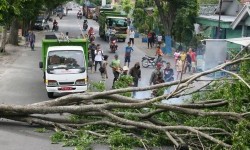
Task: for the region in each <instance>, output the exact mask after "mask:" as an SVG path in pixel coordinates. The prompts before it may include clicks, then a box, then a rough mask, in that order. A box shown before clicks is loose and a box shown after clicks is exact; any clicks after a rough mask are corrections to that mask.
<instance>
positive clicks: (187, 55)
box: [184, 52, 192, 73]
mask: <svg viewBox="0 0 250 150" xmlns="http://www.w3.org/2000/svg"><path fill="white" fill-rule="evenodd" d="M191 63H192V60H191V56H190V55H189V52H187V53H186V65H185V69H184V73H186V72H187V69H188V72H189V73H190V72H191Z"/></svg>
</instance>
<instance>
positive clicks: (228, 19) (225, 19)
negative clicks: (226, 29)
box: [198, 15, 236, 22]
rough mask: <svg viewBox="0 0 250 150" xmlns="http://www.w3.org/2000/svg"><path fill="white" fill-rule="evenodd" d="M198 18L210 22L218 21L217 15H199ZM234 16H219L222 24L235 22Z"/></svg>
mask: <svg viewBox="0 0 250 150" xmlns="http://www.w3.org/2000/svg"><path fill="white" fill-rule="evenodd" d="M198 18H206V19H210V20H218V21H219V15H200V16H199V17H198ZM235 18H236V16H225V15H221V21H223V22H233V21H234V20H235Z"/></svg>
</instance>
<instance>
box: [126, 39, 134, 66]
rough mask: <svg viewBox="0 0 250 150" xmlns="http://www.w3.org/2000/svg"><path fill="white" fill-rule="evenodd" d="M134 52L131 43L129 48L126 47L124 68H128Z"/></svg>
mask: <svg viewBox="0 0 250 150" xmlns="http://www.w3.org/2000/svg"><path fill="white" fill-rule="evenodd" d="M132 51H133V48H132V47H131V43H130V42H128V46H126V47H125V60H124V66H126V63H128V67H129V63H130V58H131V52H132Z"/></svg>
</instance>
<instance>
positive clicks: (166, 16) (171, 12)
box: [154, 0, 177, 36]
mask: <svg viewBox="0 0 250 150" xmlns="http://www.w3.org/2000/svg"><path fill="white" fill-rule="evenodd" d="M154 1H155V4H156V6H157V8H158V10H159V12H161V13H159V15H160V19H161V22H162V24H163V29H164V32H165V35H169V36H171V32H172V27H173V24H174V21H175V18H176V15H177V9H176V7H173V6H168V10H167V11H166V10H165V9H166V8H165V7H166V6H165V5H170V3H169V4H165V3H164V2H163V1H161V0H154Z"/></svg>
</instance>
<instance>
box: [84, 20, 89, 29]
mask: <svg viewBox="0 0 250 150" xmlns="http://www.w3.org/2000/svg"><path fill="white" fill-rule="evenodd" d="M87 29H88V22H87V20H84V22H83V30H84V31H86V30H87Z"/></svg>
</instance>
